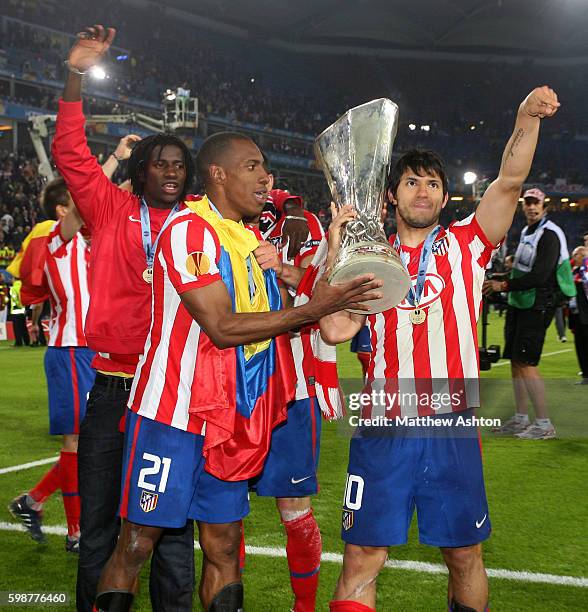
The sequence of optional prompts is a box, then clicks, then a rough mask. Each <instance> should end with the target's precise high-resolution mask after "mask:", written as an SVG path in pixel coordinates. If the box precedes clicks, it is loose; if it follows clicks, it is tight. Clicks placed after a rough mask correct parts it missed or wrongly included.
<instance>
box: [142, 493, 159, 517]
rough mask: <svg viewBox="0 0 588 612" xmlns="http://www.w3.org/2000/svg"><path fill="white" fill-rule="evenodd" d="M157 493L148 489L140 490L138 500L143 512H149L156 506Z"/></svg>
mask: <svg viewBox="0 0 588 612" xmlns="http://www.w3.org/2000/svg"><path fill="white" fill-rule="evenodd" d="M158 497H159V496H158V495H157V493H150V492H149V491H141V499H140V500H139V506H140V507H141V510H143V512H151V511H152V510H155V508H156V507H157V498H158Z"/></svg>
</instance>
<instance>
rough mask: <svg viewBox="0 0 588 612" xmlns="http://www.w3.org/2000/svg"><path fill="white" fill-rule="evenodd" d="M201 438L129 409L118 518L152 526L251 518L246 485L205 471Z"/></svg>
mask: <svg viewBox="0 0 588 612" xmlns="http://www.w3.org/2000/svg"><path fill="white" fill-rule="evenodd" d="M203 443H204V436H201V435H197V434H194V433H191V432H189V431H184V430H182V429H177V428H175V427H171V426H169V425H166V424H164V423H158V422H157V421H154V420H152V419H148V418H144V417H142V416H140V415H138V414H136V413H135V412H133V411H131V410H129V411H128V412H127V419H126V431H125V450H124V463H123V475H122V485H121V489H122V490H121V503H120V510H119V513H120V516H121V517H122V518H125V519H127V520H129V521H131V522H133V523H138V524H140V525H150V526H153V527H183V526H184V525H185V524H186V521H187V520H188V519H194V520H197V521H204V522H206V523H232V522H233V521H238V520H240V519H242V518H243V517H245V516H247V514H248V513H249V498H248V490H247V485H248V481H247V480H241V481H235V482H228V481H224V480H220V479H218V478H215V477H214V476H212V475H211V474H209V473H208V472H206V471H205V470H204V462H205V461H204V457H203V456H202V446H203Z"/></svg>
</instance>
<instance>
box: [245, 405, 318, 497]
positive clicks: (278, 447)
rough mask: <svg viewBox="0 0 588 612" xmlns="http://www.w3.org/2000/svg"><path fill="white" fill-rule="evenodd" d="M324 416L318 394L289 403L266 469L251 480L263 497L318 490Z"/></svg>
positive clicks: (278, 427)
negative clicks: (317, 397) (286, 416)
mask: <svg viewBox="0 0 588 612" xmlns="http://www.w3.org/2000/svg"><path fill="white" fill-rule="evenodd" d="M321 426H322V416H321V409H320V407H319V404H318V401H317V399H316V397H310V398H306V399H301V400H297V401H294V402H291V403H290V405H289V406H288V420H287V421H285V422H284V423H280V425H278V426H277V427H276V428H275V429H274V431H273V433H272V441H271V445H270V450H269V453H268V455H267V458H266V460H265V463H264V466H263V472H262V473H261V474H260V475H259V476H257V477H256V478H254V479H252V480H251V481H250V487H251V490H252V491H255V492H256V493H257V495H259V496H262V497H307V496H308V495H315V494H316V493H317V492H318V479H317V469H318V462H319V452H320V438H321Z"/></svg>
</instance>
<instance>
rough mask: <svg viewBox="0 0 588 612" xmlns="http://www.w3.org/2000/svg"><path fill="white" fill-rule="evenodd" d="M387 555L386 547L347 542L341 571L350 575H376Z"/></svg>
mask: <svg viewBox="0 0 588 612" xmlns="http://www.w3.org/2000/svg"><path fill="white" fill-rule="evenodd" d="M387 557H388V549H387V548H386V547H378V546H357V545H355V544H347V545H346V546H345V556H344V562H343V572H344V573H345V574H351V575H357V574H361V575H364V576H365V575H366V574H370V575H377V574H378V573H379V571H380V570H381V569H382V566H383V565H384V563H385V562H386V559H387Z"/></svg>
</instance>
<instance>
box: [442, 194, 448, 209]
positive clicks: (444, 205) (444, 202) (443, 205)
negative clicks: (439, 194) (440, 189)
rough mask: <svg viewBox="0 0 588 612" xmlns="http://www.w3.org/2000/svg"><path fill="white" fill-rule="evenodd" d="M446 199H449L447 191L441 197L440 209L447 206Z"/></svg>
mask: <svg viewBox="0 0 588 612" xmlns="http://www.w3.org/2000/svg"><path fill="white" fill-rule="evenodd" d="M448 201H449V191H447V192H446V193H445V197H444V198H443V204H441V209H443V208H445V207H446V206H447V202H448Z"/></svg>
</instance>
